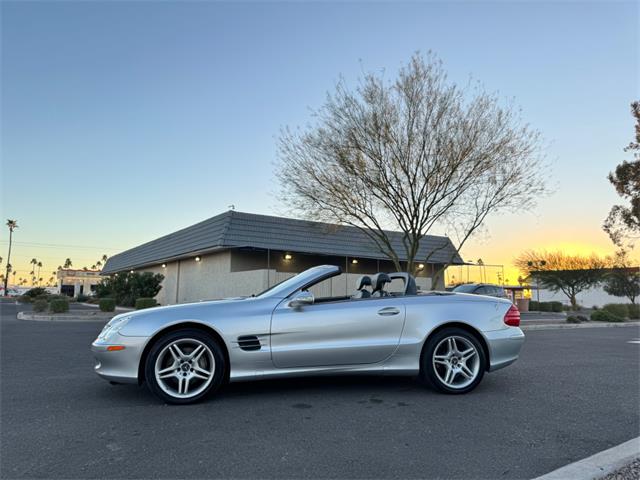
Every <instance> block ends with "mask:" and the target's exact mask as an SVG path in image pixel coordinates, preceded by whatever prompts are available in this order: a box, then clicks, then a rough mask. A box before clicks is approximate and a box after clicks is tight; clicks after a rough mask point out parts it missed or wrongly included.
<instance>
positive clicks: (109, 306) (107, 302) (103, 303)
mask: <svg viewBox="0 0 640 480" xmlns="http://www.w3.org/2000/svg"><path fill="white" fill-rule="evenodd" d="M99 305H100V311H101V312H113V311H114V310H115V309H116V300H115V299H114V298H101V299H100V303H99Z"/></svg>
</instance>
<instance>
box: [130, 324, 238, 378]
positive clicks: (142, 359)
mask: <svg viewBox="0 0 640 480" xmlns="http://www.w3.org/2000/svg"><path fill="white" fill-rule="evenodd" d="M185 328H192V329H195V330H200V331H202V332H205V333H207V334H209V335H211V336H212V337H213V338H214V340H215V341H216V342H217V343H218V345H219V346H220V348H221V349H222V353H223V354H224V359H225V364H226V366H225V372H224V381H225V382H227V381H228V380H229V371H230V368H231V364H230V360H229V349H228V348H227V344H226V343H225V342H224V340H223V338H222V336H221V335H220V334H219V333H218V332H217V331H216V330H215V329H214V328H212V327H210V326H208V325H205V324H203V323H199V322H194V321H184V322H179V323H174V324H171V325H167V326H166V327H164V328H162V329H160V330H158V331H157V332H156V333H154V334H153V336H152V337H151V338H150V339H149V341H148V342H147V344H146V345H145V347H144V350H143V351H142V355H141V356H140V361H139V362H138V385H142V383H143V382H144V381H145V373H144V372H145V364H146V362H147V357H148V356H149V351H150V350H151V348H152V347H153V345H154V344H155V343H156V342H157V341H158V339H159V338H160V337H162V336H163V335H166V334H167V333H171V332H175V331H177V330H183V329H185Z"/></svg>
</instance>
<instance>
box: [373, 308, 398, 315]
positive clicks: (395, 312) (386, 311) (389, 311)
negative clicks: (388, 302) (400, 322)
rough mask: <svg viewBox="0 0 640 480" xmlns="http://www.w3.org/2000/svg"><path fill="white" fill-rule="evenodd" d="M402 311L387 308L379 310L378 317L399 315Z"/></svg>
mask: <svg viewBox="0 0 640 480" xmlns="http://www.w3.org/2000/svg"><path fill="white" fill-rule="evenodd" d="M399 313H400V310H398V309H397V308H396V307H385V308H383V309H381V310H378V315H398V314H399Z"/></svg>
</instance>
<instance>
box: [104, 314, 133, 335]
mask: <svg viewBox="0 0 640 480" xmlns="http://www.w3.org/2000/svg"><path fill="white" fill-rule="evenodd" d="M130 318H131V317H127V316H125V317H114V318H112V319H111V320H110V321H109V323H107V324H106V325H105V326H104V328H103V329H102V331H101V332H100V335H98V340H106V339H107V338H109V337H110V336H112V335H113V334H115V333H117V332H119V331H120V330H122V328H123V327H124V326H125V325H126V324H127V323H128V322H129V319H130Z"/></svg>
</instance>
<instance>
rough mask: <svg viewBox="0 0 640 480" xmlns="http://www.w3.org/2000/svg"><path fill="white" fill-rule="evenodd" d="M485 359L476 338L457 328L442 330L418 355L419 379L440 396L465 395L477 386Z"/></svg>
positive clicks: (485, 364) (482, 373)
mask: <svg viewBox="0 0 640 480" xmlns="http://www.w3.org/2000/svg"><path fill="white" fill-rule="evenodd" d="M486 366H487V359H486V355H485V353H484V349H483V348H482V345H481V344H480V342H479V341H478V339H477V338H476V337H475V336H474V335H472V334H470V333H469V332H467V331H466V330H463V329H461V328H445V329H443V330H441V331H439V332H438V333H436V334H435V335H433V336H432V337H431V338H429V340H428V341H427V344H426V347H425V349H424V351H423V354H422V359H421V367H422V369H421V370H422V376H423V378H424V380H426V382H427V383H428V384H429V385H431V386H433V387H434V388H436V389H437V390H439V391H441V392H444V393H451V394H460V393H467V392H470V391H471V390H473V389H474V388H476V387H477V386H478V384H479V383H480V381H481V380H482V377H483V376H484V372H485V369H486Z"/></svg>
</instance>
